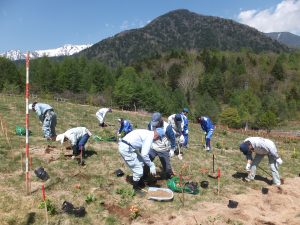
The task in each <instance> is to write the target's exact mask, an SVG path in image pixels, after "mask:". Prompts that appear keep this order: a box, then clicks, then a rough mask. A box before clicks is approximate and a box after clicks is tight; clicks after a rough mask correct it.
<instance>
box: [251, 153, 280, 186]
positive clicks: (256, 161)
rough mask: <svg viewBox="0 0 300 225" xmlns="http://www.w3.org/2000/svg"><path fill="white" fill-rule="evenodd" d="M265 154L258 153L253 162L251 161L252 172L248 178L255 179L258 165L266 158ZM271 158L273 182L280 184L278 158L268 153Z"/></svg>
mask: <svg viewBox="0 0 300 225" xmlns="http://www.w3.org/2000/svg"><path fill="white" fill-rule="evenodd" d="M264 156H265V155H258V154H256V155H255V157H254V159H253V161H252V163H251V169H250V173H249V175H248V178H249V179H251V180H254V177H255V175H256V167H257V166H258V165H259V163H260V161H261V160H262V159H263V158H264ZM268 158H269V165H270V167H271V171H272V177H273V183H274V184H275V185H280V184H281V182H280V176H279V172H278V169H279V165H278V163H276V159H275V157H274V156H272V155H268Z"/></svg>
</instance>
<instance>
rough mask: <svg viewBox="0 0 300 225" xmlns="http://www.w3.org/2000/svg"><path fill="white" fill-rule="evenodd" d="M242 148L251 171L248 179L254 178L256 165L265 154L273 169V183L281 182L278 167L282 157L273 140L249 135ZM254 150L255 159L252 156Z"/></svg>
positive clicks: (247, 167)
mask: <svg viewBox="0 0 300 225" xmlns="http://www.w3.org/2000/svg"><path fill="white" fill-rule="evenodd" d="M240 150H241V152H242V153H243V154H244V155H245V156H246V158H247V165H246V170H247V171H248V172H249V175H248V177H246V181H251V180H254V178H255V174H256V167H257V166H258V165H259V163H260V161H261V160H262V159H263V158H264V156H265V155H267V156H268V158H269V165H270V167H271V171H272V177H273V183H274V184H275V185H277V186H279V185H280V184H281V181H280V175H279V172H278V169H279V165H281V164H282V159H281V158H280V157H279V155H278V151H277V148H276V146H275V144H274V142H273V141H271V140H269V139H266V138H262V137H249V138H247V139H245V140H244V141H243V143H242V144H240ZM253 152H254V153H255V157H254V159H253V158H252V153H253Z"/></svg>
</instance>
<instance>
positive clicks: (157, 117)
mask: <svg viewBox="0 0 300 225" xmlns="http://www.w3.org/2000/svg"><path fill="white" fill-rule="evenodd" d="M160 120H161V114H160V113H159V112H155V113H153V115H152V118H151V126H152V127H157V126H158V124H159V122H160Z"/></svg>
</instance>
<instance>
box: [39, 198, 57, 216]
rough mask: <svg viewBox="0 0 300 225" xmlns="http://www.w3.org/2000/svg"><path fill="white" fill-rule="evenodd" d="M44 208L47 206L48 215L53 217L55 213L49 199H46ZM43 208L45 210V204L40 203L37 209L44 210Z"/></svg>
mask: <svg viewBox="0 0 300 225" xmlns="http://www.w3.org/2000/svg"><path fill="white" fill-rule="evenodd" d="M46 206H47V211H48V212H49V213H50V215H54V214H55V213H56V208H55V206H54V205H53V203H52V202H51V201H50V200H49V199H46ZM44 208H45V202H44V201H42V202H41V203H40V205H39V209H44Z"/></svg>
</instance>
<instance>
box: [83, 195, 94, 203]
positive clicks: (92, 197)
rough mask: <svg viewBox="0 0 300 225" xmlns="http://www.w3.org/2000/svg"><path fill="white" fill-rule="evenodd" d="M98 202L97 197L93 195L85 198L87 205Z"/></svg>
mask: <svg viewBox="0 0 300 225" xmlns="http://www.w3.org/2000/svg"><path fill="white" fill-rule="evenodd" d="M94 201H96V197H95V196H94V195H93V194H88V195H87V196H86V197H85V202H86V203H87V204H90V203H91V202H94Z"/></svg>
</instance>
